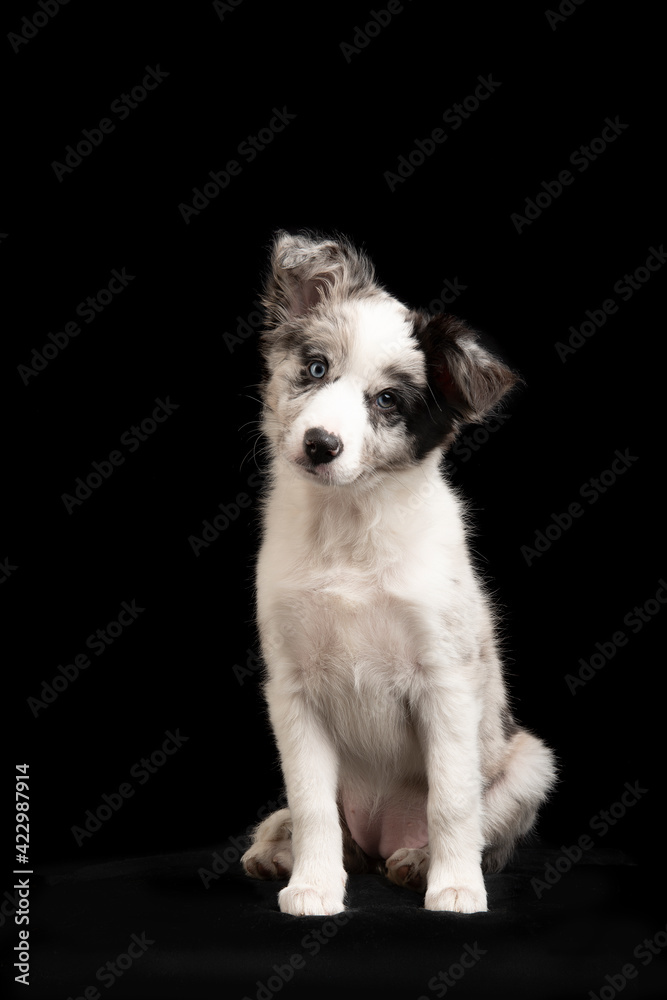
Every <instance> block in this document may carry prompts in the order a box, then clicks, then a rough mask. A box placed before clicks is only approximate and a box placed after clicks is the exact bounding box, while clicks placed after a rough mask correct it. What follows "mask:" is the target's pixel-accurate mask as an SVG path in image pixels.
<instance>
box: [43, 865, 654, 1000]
mask: <svg viewBox="0 0 667 1000" xmlns="http://www.w3.org/2000/svg"><path fill="white" fill-rule="evenodd" d="M213 854H214V849H213V850H201V851H192V852H189V853H180V854H164V855H159V856H155V857H147V858H132V859H128V860H118V861H109V862H105V863H101V864H96V865H87V866H81V867H77V866H73V865H70V866H64V867H61V868H58V869H52V871H51V872H50V873H48V874H47V875H45V877H44V879H43V880H42V883H41V887H40V889H39V891H38V892H37V893H36V897H35V903H34V912H35V919H34V921H33V924H34V929H33V933H32V935H31V939H32V940H33V941H34V949H35V951H34V954H33V975H32V984H31V986H30V992H29V996H30V997H31V998H56V997H58V998H60V997H63V998H65V997H72V998H75V997H81V996H86V992H85V991H86V989H88V997H91V998H93V997H94V996H95V993H94V990H97V991H98V992H99V994H100V995H101V996H106V995H107V991H108V990H109V989H112V990H113V993H112V994H111V996H112V997H113V998H114V1000H115V998H120V997H137V998H142V1000H143V998H146V1000H147V998H153V997H154V998H161V1000H180V998H227V997H229V998H232V997H238V998H239V1000H243V998H249V1000H271V998H272V997H274V996H278V995H280V996H281V997H282V996H284V997H285V998H292V997H321V996H323V997H329V996H331V997H348V996H349V997H367V996H372V995H381V996H388V997H394V996H395V997H401V998H403V997H404V998H406V1000H407V998H410V1000H418V998H427V1000H433V998H435V997H442V996H450V995H454V996H456V998H457V1000H459V998H464V997H472V996H475V997H476V996H500V997H516V998H522V997H526V998H528V997H530V998H537V997H539V998H544V1000H547V998H554V1000H558V998H564V997H582V998H587V997H589V996H590V991H593V995H594V996H598V997H600V1000H611V998H612V997H613V996H615V995H616V994H617V993H618V992H621V990H623V989H625V988H627V996H628V997H633V998H636V997H642V998H644V997H656V998H658V997H664V996H665V995H667V970H666V968H665V962H664V959H663V956H662V955H660V954H656V955H654V954H653V953H652V950H651V949H650V948H649V947H647V946H646V945H643V944H642V942H643V941H644V940H645V939H648V940H649V941H650V942H653V941H654V938H656V935H657V943H653V950H658V949H659V945H660V942H661V941H662V940H663V939H662V937H661V933H660V932H663V933H664V932H665V923H664V919H663V920H660V917H659V914H658V909H659V908H658V906H657V901H656V906H655V907H654V906H653V903H652V896H653V891H654V890H653V889H652V884H651V878H650V876H648V875H647V873H646V872H645V871H644V870H643V868H641V867H639V866H637V865H634V864H632V863H629V862H628V860H627V859H626V858H625V857H624V856H623V855H622V854H621V853H620V852H617V851H613V850H608V851H603V850H600V851H596V852H589V853H588V854H586V855H585V856H584V857H583V858H582V859H581V860H580V861H579V862H578V863H577V864H574V865H572V867H571V868H569V870H567V871H563V873H562V874H561V875H560V877H559V878H557V877H556V875H555V874H554V871H555V868H554V869H546V870H548V871H549V872H551V875H550V877H551V879H552V882H553V884H552V885H550V886H548V888H547V887H546V886H547V885H548V883H545V882H544V876H545V866H547V865H548V864H549V863H551V865H556V864H557V863H558V864H559V866H560V867H561V868H563V869H565V868H567V864H566V862H564V861H563V860H562V853H561V852H560V851H558V850H552V851H549V850H544V849H526V850H523V851H521V852H520V853H519V854H518V855H517V859H516V862H515V863H513V864H512V866H511V867H509V868H508V869H507V870H506V871H505V872H503V873H501V874H499V875H493V876H489V877H487V887H488V892H489V907H490V909H489V912H488V913H485V914H472V915H462V914H449V913H430V912H427V911H425V910H424V909H423V906H422V902H423V900H422V898H421V897H420V896H419V895H417V894H416V893H412V892H410V891H409V890H405V889H400V888H398V887H396V886H393V885H391V884H390V883H389V882H388V881H387V880H386V879H384V878H383V877H381V876H376V875H357V876H351V877H350V880H349V889H348V909H347V911H346V913H345V914H344V915H343V916H342V917H340V916H339V917H336V918H335V919H334V918H324V917H302V918H298V917H290V916H285V915H284V914H281V913H280V912H279V910H278V906H277V902H276V894H277V891H278V890H279V888H280V887H281V886H282V885H283V884H284V883H276V882H257V881H254V880H250V879H248V878H247V877H245V876H244V875H243V874H242V873H241V871H240V869H239V867H238V865H232V866H231V867H230V869H229V871H227V872H224V873H222V874H220V875H218V876H217V877H216V878H209V879H207V877H206V875H204V877H202V870H205V871H206V872H208V873H210V874H215V873H214V872H213V863H214V859H213ZM559 858H560V859H561V860H560V861H559ZM536 879H539V880H540V883H543V886H544V887H543V886H541V885H540V884H539V883H538V882H536V881H534V880H536ZM205 881H208V887H207V888H206V887H205V884H204V882H205ZM538 896H539V898H538ZM133 935H134V938H133ZM132 941H134V945H133V947H132V948H131V949H130V950H131V952H133V953H134V954H135V956H136V957H135V958H134V959H132V960H131V962H130V963H129V964H128V960H127V959H124V958H121V959H120V963H119V965H120V966H123V965H125V966H126V968H125V970H124V971H123V970H122V969H119V966H118V965H114V967H113V968H109V966H108V965H107V963H112V965H113V963H114V962H115V960H116V959H117V956H119V955H123V954H127V951H128V946H130V944H131V943H132ZM137 942H142V944H141V945H140V944H138V943H137ZM665 954H667V952H665ZM628 963H630V964H631V965H632V966H633V968H634V970H635V971H634V976H628V975H627V973H628V971H629V970H628V969H627V965H628ZM466 966H467V968H466ZM624 967H626V969H625V973H626V975H625V976H624V974H623V972H622V970H623V968H624ZM114 969H115V970H116V971H122V975H120V976H117V975H116V974H115V972H114ZM98 970H101V972H100V973H99V974H98ZM110 980H111V981H110ZM622 980H625V982H624V984H623V985H621V984H622ZM613 984H615V986H616V987H618V986H621V989H615V987H614V985H613ZM601 991H602V992H601ZM27 995H28V993H27V991H26V996H27Z"/></svg>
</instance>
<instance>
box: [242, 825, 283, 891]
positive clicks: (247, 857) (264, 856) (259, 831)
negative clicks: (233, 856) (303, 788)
mask: <svg viewBox="0 0 667 1000" xmlns="http://www.w3.org/2000/svg"><path fill="white" fill-rule="evenodd" d="M241 864H242V865H243V867H244V869H245V871H246V874H248V875H250V876H251V877H252V878H263V879H270V878H288V877H289V876H290V875H291V874H292V818H291V816H290V811H289V809H278V810H276V812H274V813H271V815H270V816H267V817H266V819H264V820H262V822H261V823H260V824H259V826H257V827H256V828H255V831H254V833H253V836H252V844H251V845H250V847H249V848H248V850H247V851H246V852H245V854H244V855H243V857H242V858H241Z"/></svg>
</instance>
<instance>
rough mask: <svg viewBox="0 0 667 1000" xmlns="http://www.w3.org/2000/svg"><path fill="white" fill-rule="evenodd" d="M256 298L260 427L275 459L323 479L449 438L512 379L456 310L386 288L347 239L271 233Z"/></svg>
mask: <svg viewBox="0 0 667 1000" xmlns="http://www.w3.org/2000/svg"><path fill="white" fill-rule="evenodd" d="M263 302H264V306H265V309H266V329H265V331H264V333H263V334H262V350H263V354H264V358H265V361H266V377H265V380H264V383H263V387H262V389H263V399H264V414H263V428H264V432H265V434H266V436H267V437H268V439H269V441H270V442H271V445H272V447H273V450H274V453H275V455H276V456H277V458H278V459H279V460H281V461H285V462H287V463H289V465H290V466H291V467H292V468H293V469H294V470H295V471H296V472H297V474H299V475H302V476H303V477H305V478H310V479H311V480H314V481H319V482H320V483H323V484H329V485H339V486H345V485H349V484H352V483H356V482H362V481H369V480H371V479H377V477H378V476H381V474H382V473H383V472H387V471H395V470H398V469H402V468H406V467H409V466H412V465H415V464H417V463H419V462H420V461H421V460H422V459H423V458H424V457H425V456H426V455H428V454H430V453H431V452H433V450H434V449H440V450H442V449H444V448H447V447H448V446H449V445H450V444H451V442H452V441H453V439H454V437H455V436H456V433H457V431H458V430H459V428H460V427H461V426H462V425H463V424H465V423H471V422H477V421H480V420H481V419H482V418H483V417H484V415H485V414H486V413H487V412H488V411H489V410H490V409H491V408H492V407H493V406H495V404H496V403H498V402H499V400H500V399H501V398H502V397H503V396H504V395H505V393H506V392H507V391H508V390H509V389H510V388H511V387H512V386H513V385H514V383H515V382H516V380H517V378H516V376H515V375H514V373H513V372H511V371H510V370H509V368H507V367H506V366H505V365H504V364H503V363H502V362H501V361H499V360H498V359H497V358H495V357H494V356H493V355H492V354H490V353H489V352H488V351H487V350H485V349H484V348H483V347H482V346H481V344H480V343H479V341H478V337H477V335H476V334H475V333H474V332H473V331H472V330H471V329H469V328H468V327H467V326H466V325H465V324H464V323H463V322H461V321H460V320H458V319H456V317H453V316H448V315H444V314H441V315H436V316H430V315H428V314H427V313H423V312H419V311H414V310H410V309H408V308H407V307H406V306H404V305H403V304H402V303H400V302H399V301H397V300H396V299H395V298H393V297H392V296H391V295H389V293H388V292H386V291H385V290H384V289H383V288H382V287H381V286H380V285H379V284H378V283H377V282H376V280H375V275H374V271H373V267H372V265H371V263H370V261H369V260H368V259H367V258H366V257H365V256H364V255H363V254H362V253H361V252H360V251H358V250H356V249H355V248H354V247H352V246H351V245H350V244H349V243H348V242H347V241H346V240H344V239H335V240H334V239H323V238H320V239H318V238H316V237H313V236H310V235H303V234H300V235H298V236H291V235H289V234H288V233H279V234H278V236H277V237H276V240H275V242H274V246H273V252H272V257H271V270H270V273H269V276H268V280H267V283H266V289H265V293H264V298H263Z"/></svg>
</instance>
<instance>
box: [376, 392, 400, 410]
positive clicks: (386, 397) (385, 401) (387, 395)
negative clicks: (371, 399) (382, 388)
mask: <svg viewBox="0 0 667 1000" xmlns="http://www.w3.org/2000/svg"><path fill="white" fill-rule="evenodd" d="M375 402H376V403H377V405H378V406H379V407H380V409H381V410H395V409H396V402H397V400H396V396H395V395H394V394H393V392H382V393H380V395H379V396H378V397H377V399H376V400H375Z"/></svg>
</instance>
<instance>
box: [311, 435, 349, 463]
mask: <svg viewBox="0 0 667 1000" xmlns="http://www.w3.org/2000/svg"><path fill="white" fill-rule="evenodd" d="M303 450H304V452H305V454H306V455H307V457H308V458H309V459H310V461H311V462H312V463H313V465H324V464H326V463H327V462H332V461H333V459H334V458H336V456H337V455H340V453H341V451H342V450H343V442H342V441H341V440H340V438H337V437H336V435H335V434H328V433H327V431H325V429H324V427H311V428H310V430H307V431H306V433H305V434H304V436H303Z"/></svg>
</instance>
